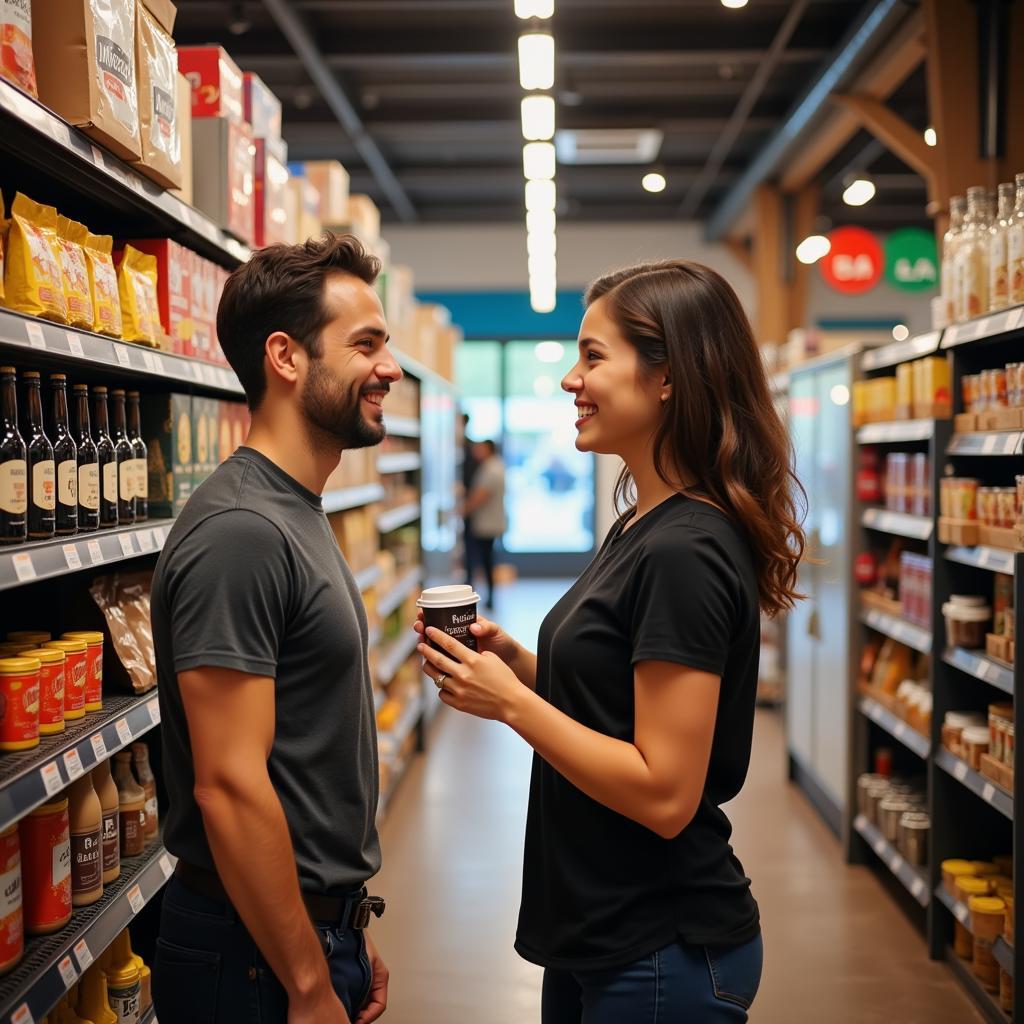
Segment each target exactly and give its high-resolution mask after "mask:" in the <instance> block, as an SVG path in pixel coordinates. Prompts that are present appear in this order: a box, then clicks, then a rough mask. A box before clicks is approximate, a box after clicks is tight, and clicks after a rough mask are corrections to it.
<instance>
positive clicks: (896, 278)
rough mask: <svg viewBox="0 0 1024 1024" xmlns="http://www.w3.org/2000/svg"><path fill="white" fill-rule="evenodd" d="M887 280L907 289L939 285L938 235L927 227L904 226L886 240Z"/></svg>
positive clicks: (924, 288)
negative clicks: (936, 236) (925, 228)
mask: <svg viewBox="0 0 1024 1024" xmlns="http://www.w3.org/2000/svg"><path fill="white" fill-rule="evenodd" d="M885 279H886V281H888V282H889V284H891V285H892V286H893V288H900V289H902V290H903V291H905V292H924V291H928V290H929V289H935V288H937V287H938V286H939V254H938V249H937V248H936V245H935V235H934V234H932V232H930V231H925V230H924V229H923V228H900V230H899V231H894V232H893V233H892V234H891V235H889V237H888V238H887V239H886V240H885Z"/></svg>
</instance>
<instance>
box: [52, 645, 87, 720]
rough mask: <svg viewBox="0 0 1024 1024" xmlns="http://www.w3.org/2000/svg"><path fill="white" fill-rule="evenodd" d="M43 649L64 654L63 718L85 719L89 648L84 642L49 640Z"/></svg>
mask: <svg viewBox="0 0 1024 1024" xmlns="http://www.w3.org/2000/svg"><path fill="white" fill-rule="evenodd" d="M43 646H44V647H53V648H54V649H55V650H58V651H63V652H64V658H65V662H64V718H65V720H66V721H69V722H70V721H73V720H74V719H76V718H84V717H85V679H86V674H87V672H88V663H89V654H88V651H89V648H88V645H87V644H86V642H85V641H84V640H51V641H50V642H49V643H47V644H44V645H43Z"/></svg>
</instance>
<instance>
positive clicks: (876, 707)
mask: <svg viewBox="0 0 1024 1024" xmlns="http://www.w3.org/2000/svg"><path fill="white" fill-rule="evenodd" d="M858 706H859V707H860V710H861V713H862V714H863V715H864V716H865V717H867V718H870V719H871V721H872V722H874V723H875V725H878V726H880V727H881V728H883V729H884V730H885V731H886V732H887V733H888V734H889V735H890V736H892V737H893V738H894V739H897V740H899V742H900V743H902V744H903V746H905V747H906V748H907V749H908V750H912V751H913V752H914V753H915V754H917V756H918V757H921V758H925V759H927V757H928V755H929V753H931V749H932V744H931V741H930V740H929V739H928V737H927V736H922V735H921V734H920V733H919V732H918V731H917V730H916V729H912V728H911V727H910V726H909V725H907V723H906V722H904V721H903V719H902V718H897V717H896V715H894V714H893V713H892V712H891V711H889V710H888V709H887V708H884V707H883V706H882V705H881V704H879V703H878V701H877V700H873V699H872V698H871V697H861V698H860V702H859V705H858Z"/></svg>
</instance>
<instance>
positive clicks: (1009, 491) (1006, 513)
mask: <svg viewBox="0 0 1024 1024" xmlns="http://www.w3.org/2000/svg"><path fill="white" fill-rule="evenodd" d="M996 501H997V505H998V519H999V522H998V525H999V526H1001V527H1003V528H1004V529H1007V530H1012V529H1013V526H1014V523H1016V522H1017V489H1016V488H1015V487H997V488H996Z"/></svg>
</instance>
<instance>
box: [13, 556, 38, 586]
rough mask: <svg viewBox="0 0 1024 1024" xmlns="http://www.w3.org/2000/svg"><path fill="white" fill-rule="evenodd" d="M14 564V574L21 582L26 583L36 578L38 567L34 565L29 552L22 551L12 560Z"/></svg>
mask: <svg viewBox="0 0 1024 1024" xmlns="http://www.w3.org/2000/svg"><path fill="white" fill-rule="evenodd" d="M12 562H13V563H14V574H15V575H16V576H17V577H18V580H19V582H21V583H25V582H27V581H28V580H34V579H35V578H36V567H35V566H34V565H33V564H32V556H31V555H30V554H29V553H28V552H27V551H22V552H21V553H20V554H17V555H15V556H14V558H13V559H12Z"/></svg>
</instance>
